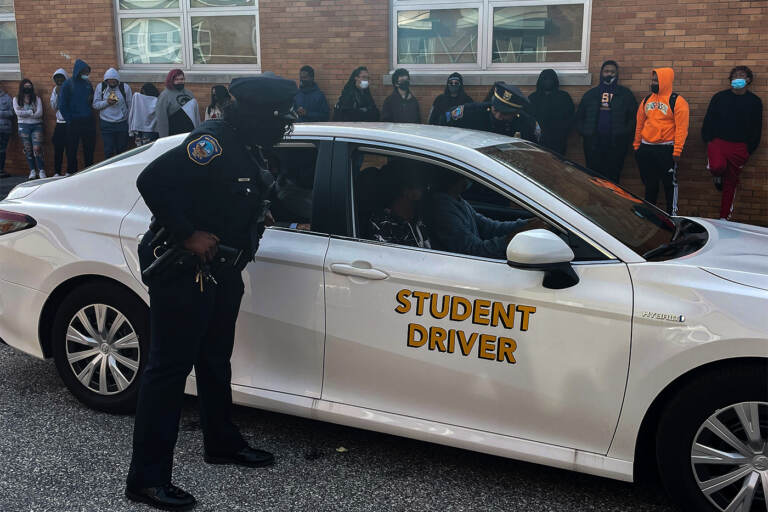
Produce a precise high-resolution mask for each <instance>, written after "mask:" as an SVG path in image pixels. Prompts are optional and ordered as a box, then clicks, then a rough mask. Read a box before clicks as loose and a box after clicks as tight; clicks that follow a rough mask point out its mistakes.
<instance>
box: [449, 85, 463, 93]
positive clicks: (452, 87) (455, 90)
mask: <svg viewBox="0 0 768 512" xmlns="http://www.w3.org/2000/svg"><path fill="white" fill-rule="evenodd" d="M459 91H461V86H460V85H449V86H448V94H453V95H457V94H459Z"/></svg>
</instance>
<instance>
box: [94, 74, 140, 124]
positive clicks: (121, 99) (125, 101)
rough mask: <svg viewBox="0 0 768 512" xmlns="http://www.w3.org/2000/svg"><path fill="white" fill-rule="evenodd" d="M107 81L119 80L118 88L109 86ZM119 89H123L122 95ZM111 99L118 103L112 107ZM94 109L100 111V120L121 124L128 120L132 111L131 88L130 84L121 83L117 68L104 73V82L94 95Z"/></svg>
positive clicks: (98, 86)
mask: <svg viewBox="0 0 768 512" xmlns="http://www.w3.org/2000/svg"><path fill="white" fill-rule="evenodd" d="M107 80H117V87H110V86H109V85H107ZM118 87H121V88H122V89H123V92H122V93H121V92H120V90H119V89H118ZM109 98H114V99H116V100H117V103H115V104H114V105H110V104H109V102H108V100H109ZM93 108H94V109H95V110H98V111H99V119H101V120H102V121H107V122H109V123H121V122H124V121H127V120H128V112H130V110H131V88H130V87H129V86H128V84H124V83H121V82H120V74H119V73H118V72H117V70H116V69H115V68H109V69H108V70H107V72H106V73H104V81H103V82H102V83H100V84H99V85H97V86H96V92H94V93H93Z"/></svg>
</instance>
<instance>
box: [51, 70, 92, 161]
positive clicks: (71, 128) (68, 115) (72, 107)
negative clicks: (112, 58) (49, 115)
mask: <svg viewBox="0 0 768 512" xmlns="http://www.w3.org/2000/svg"><path fill="white" fill-rule="evenodd" d="M90 72H91V67H90V66H89V65H88V64H87V63H86V62H85V61H83V60H80V59H77V60H76V61H75V65H74V67H73V68H72V76H71V77H70V78H69V79H67V81H66V82H64V83H63V84H62V85H61V96H60V99H59V112H61V116H62V117H63V118H64V121H66V122H67V174H72V173H76V172H77V148H78V146H79V145H80V141H82V143H83V163H84V164H85V167H90V166H91V165H93V150H94V147H95V146H96V128H95V126H94V124H93V116H92V111H91V102H92V101H93V86H92V85H91V82H90V81H89V73H90Z"/></svg>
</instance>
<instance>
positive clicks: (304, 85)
mask: <svg viewBox="0 0 768 512" xmlns="http://www.w3.org/2000/svg"><path fill="white" fill-rule="evenodd" d="M314 83H315V82H314V80H299V87H301V88H302V89H306V88H307V87H312V85H313V84H314Z"/></svg>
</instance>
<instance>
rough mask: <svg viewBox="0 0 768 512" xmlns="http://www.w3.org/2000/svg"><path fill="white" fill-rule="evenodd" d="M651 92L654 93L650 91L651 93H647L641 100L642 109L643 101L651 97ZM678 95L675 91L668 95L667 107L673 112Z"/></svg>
mask: <svg viewBox="0 0 768 512" xmlns="http://www.w3.org/2000/svg"><path fill="white" fill-rule="evenodd" d="M653 94H654V93H651V94H649V95H648V96H646V97H645V99H644V100H643V109H645V103H646V102H647V101H648V100H649V99H651V96H653ZM678 96H679V94H677V93H676V92H673V93H672V94H670V95H669V108H670V109H671V110H672V113H673V114H674V113H675V103H677V97H678Z"/></svg>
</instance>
